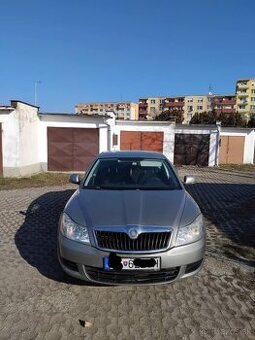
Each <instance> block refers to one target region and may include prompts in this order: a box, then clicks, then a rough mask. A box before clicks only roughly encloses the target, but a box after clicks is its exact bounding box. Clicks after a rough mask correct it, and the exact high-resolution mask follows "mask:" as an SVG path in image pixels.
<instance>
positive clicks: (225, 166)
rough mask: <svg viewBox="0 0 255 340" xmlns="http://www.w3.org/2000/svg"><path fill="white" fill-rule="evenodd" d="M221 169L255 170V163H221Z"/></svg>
mask: <svg viewBox="0 0 255 340" xmlns="http://www.w3.org/2000/svg"><path fill="white" fill-rule="evenodd" d="M219 168H220V169H223V170H237V171H251V172H255V164H220V165H219Z"/></svg>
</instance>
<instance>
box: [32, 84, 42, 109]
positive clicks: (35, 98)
mask: <svg viewBox="0 0 255 340" xmlns="http://www.w3.org/2000/svg"><path fill="white" fill-rule="evenodd" d="M41 83H42V81H41V80H36V81H35V88H34V90H35V92H34V105H35V106H37V86H38V84H41Z"/></svg>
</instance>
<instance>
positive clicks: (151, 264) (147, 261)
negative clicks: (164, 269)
mask: <svg viewBox="0 0 255 340" xmlns="http://www.w3.org/2000/svg"><path fill="white" fill-rule="evenodd" d="M121 263H122V266H123V268H122V270H137V269H139V270H159V269H160V257H154V258H122V259H121Z"/></svg>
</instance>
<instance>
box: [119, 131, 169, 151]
mask: <svg viewBox="0 0 255 340" xmlns="http://www.w3.org/2000/svg"><path fill="white" fill-rule="evenodd" d="M163 140H164V133H163V132H149V131H146V132H140V131H121V133H120V149H121V150H147V151H158V152H163Z"/></svg>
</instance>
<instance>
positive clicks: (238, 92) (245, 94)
mask: <svg viewBox="0 0 255 340" xmlns="http://www.w3.org/2000/svg"><path fill="white" fill-rule="evenodd" d="M237 95H238V97H248V93H246V92H240V91H237Z"/></svg>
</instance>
